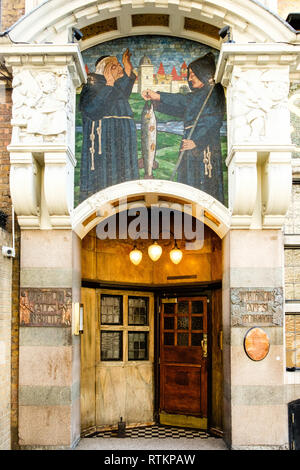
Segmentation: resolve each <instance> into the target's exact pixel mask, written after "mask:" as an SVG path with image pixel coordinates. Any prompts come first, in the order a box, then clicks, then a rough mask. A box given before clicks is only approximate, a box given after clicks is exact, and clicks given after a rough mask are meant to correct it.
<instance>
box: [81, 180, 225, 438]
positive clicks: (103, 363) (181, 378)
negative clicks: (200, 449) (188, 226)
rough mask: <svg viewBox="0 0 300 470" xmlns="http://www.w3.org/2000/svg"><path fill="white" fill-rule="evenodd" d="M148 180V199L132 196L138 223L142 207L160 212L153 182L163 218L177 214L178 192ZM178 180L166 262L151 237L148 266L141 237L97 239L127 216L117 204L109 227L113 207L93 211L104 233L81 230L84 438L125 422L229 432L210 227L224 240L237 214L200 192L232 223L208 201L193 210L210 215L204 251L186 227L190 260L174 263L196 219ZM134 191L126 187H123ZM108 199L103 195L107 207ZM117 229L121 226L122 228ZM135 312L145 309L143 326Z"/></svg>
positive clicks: (216, 246)
mask: <svg viewBox="0 0 300 470" xmlns="http://www.w3.org/2000/svg"><path fill="white" fill-rule="evenodd" d="M143 183H145V184H147V187H148V191H149V193H148V194H147V197H146V195H145V194H141V193H140V194H139V197H138V198H137V197H136V195H135V196H134V195H130V196H129V195H128V201H129V203H128V206H129V207H130V209H131V217H130V216H129V217H128V218H127V224H128V227H130V223H131V222H132V221H133V220H134V217H133V216H132V214H133V213H134V211H136V214H137V213H139V210H141V205H143V207H142V209H144V210H145V209H146V210H147V211H148V212H149V211H150V209H149V208H148V209H147V205H146V203H145V197H146V199H147V200H148V202H149V201H150V200H151V198H150V188H151V185H152V186H153V187H152V190H153V197H154V196H156V202H157V206H156V208H158V210H160V212H161V213H162V218H163V217H164V216H165V217H166V215H167V214H168V215H169V213H170V212H171V211H172V209H169V208H168V207H167V206H168V203H169V207H171V208H172V197H171V196H170V194H169V198H167V197H166V195H165V196H163V195H162V194H160V195H159V194H158V193H157V189H158V188H157V185H156V183H157V182H155V181H147V182H143ZM172 184H173V185H174V187H175V188H173V190H174V192H175V189H176V190H177V191H176V193H177V197H176V199H175V198H174V197H173V199H175V201H176V202H173V209H174V207H175V208H176V209H177V212H178V214H180V219H178V218H177V219H176V217H175V215H173V217H172V216H171V219H170V221H171V223H170V233H171V239H170V237H169V239H168V238H162V231H163V230H162V220H160V228H159V232H160V235H159V239H158V243H159V244H160V245H161V247H162V249H163V252H162V255H161V258H160V259H159V260H158V261H157V262H153V261H151V260H150V258H149V257H148V254H147V249H148V246H149V245H150V244H151V243H152V241H151V236H150V237H148V238H144V239H138V240H136V243H137V246H138V249H139V250H141V252H142V254H143V258H142V262H141V263H140V264H139V265H138V266H134V265H133V264H132V263H131V262H130V260H129V253H130V251H131V250H132V249H133V246H134V240H132V239H130V238H129V237H127V238H124V237H123V238H122V239H113V240H112V239H109V238H108V239H103V240H101V239H100V238H99V237H97V225H96V224H97V222H98V224H100V226H101V225H102V226H104V225H105V224H109V223H110V221H111V220H112V219H114V218H117V219H118V220H119V219H120V218H122V217H123V212H119V210H120V209H119V210H118V208H117V209H116V207H117V206H116V204H115V203H114V202H113V201H111V204H108V203H107V202H106V210H107V209H109V208H110V210H111V213H110V214H109V212H108V211H107V212H105V217H102V222H101V217H99V215H100V214H101V213H102V214H103V213H104V212H103V208H102V211H101V210H100V209H99V210H98V216H97V215H95V214H96V213H97V211H96V212H95V211H94V208H93V207H91V204H90V205H89V211H91V215H89V216H87V218H86V221H87V222H88V223H89V224H93V226H94V227H93V228H90V227H91V225H89V228H90V230H89V231H88V229H85V230H84V232H83V231H82V232H81V233H82V235H84V233H86V235H85V236H84V237H83V239H82V261H81V262H82V303H83V305H84V324H85V325H84V333H83V335H82V336H81V341H82V347H81V351H82V352H81V423H82V425H81V426H82V432H83V433H85V432H87V431H89V432H91V430H99V429H105V428H111V427H116V426H117V423H118V421H119V419H120V417H121V416H122V418H123V420H125V421H126V423H127V425H129V426H136V425H141V424H144V425H145V424H150V423H153V422H160V423H162V424H169V425H177V426H180V425H181V426H183V427H196V428H200V429H210V430H214V431H217V432H219V433H220V432H222V427H223V425H222V414H223V411H222V410H223V390H222V383H223V380H222V375H223V366H222V242H221V237H220V236H219V235H218V234H217V233H215V232H214V231H213V230H212V229H211V228H210V227H209V226H208V225H204V224H203V221H204V220H205V221H207V222H209V223H210V224H211V225H212V224H214V227H215V228H216V229H218V230H219V234H220V235H221V234H222V235H224V234H225V233H226V225H225V223H224V221H225V219H226V216H227V209H226V208H225V207H224V206H223V209H222V208H221V206H222V205H221V204H220V203H218V202H217V201H214V200H213V199H212V198H211V197H210V196H208V195H203V194H200V193H201V191H199V194H198V196H203V200H202V203H204V201H206V205H208V206H209V207H210V208H211V210H212V208H213V205H214V204H216V206H217V207H218V208H219V209H220V210H221V209H222V211H223V221H222V222H221V221H219V220H218V219H216V218H215V217H214V216H212V214H211V213H209V212H208V211H204V210H203V207H202V208H201V210H200V205H199V203H198V205H197V204H196V203H194V204H190V208H192V206H193V207H194V214H195V215H196V213H197V215H198V217H199V218H200V217H201V214H202V221H201V224H202V229H203V234H202V235H203V238H202V240H201V243H200V244H198V246H197V247H196V246H195V249H186V248H185V243H186V241H187V240H186V239H185V235H184V234H185V233H186V232H185V231H183V232H184V234H183V236H182V237H181V239H178V238H177V243H178V246H179V247H180V249H181V250H182V252H183V259H182V261H181V262H180V264H179V265H174V264H173V263H172V262H171V261H170V258H169V252H170V250H171V249H172V247H173V245H174V230H175V228H176V227H175V224H176V222H177V224H178V221H179V223H182V224H183V221H184V220H185V222H187V220H188V218H190V219H191V220H194V221H195V217H193V216H192V213H193V210H191V211H190V214H187V215H186V216H185V219H184V218H183V217H181V216H182V215H183V210H184V209H185V210H186V211H187V208H188V204H187V203H188V201H187V200H185V204H182V205H180V204H179V202H180V198H179V197H178V196H179V193H180V191H179V192H178V190H180V186H183V185H179V184H178V183H170V187H169V190H170V188H171V187H172ZM124 185H126V183H124V184H123V185H120V186H123V191H124ZM131 190H132V186H131ZM123 191H122V194H124V192H123ZM116 194H117V188H116ZM100 199H101V195H100V194H98V196H97V200H98V202H99V201H100ZM134 200H135V201H134ZM130 201H131V202H130ZM152 201H153V199H152ZM162 201H163V206H162ZM158 202H160V206H159V204H158ZM182 202H183V201H181V203H182ZM190 202H191V201H190ZM83 205H85V203H82V206H83ZM149 205H150V204H149ZM87 207H88V203H86V208H87ZM103 207H104V206H103ZM99 208H100V205H99ZM122 208H123V209H124V199H123V206H122ZM133 208H134V211H133ZM152 208H153V205H152ZM152 208H151V209H152ZM176 209H175V212H176ZM178 209H181V210H182V212H179V211H178ZM80 210H81V213H82V210H83V207H81V208H80V206H79V207H78V208H77V209H76V211H78V214H79V212H80ZM173 212H174V210H173ZM128 213H129V211H128ZM163 214H164V215H163ZM86 215H87V214H86ZM93 216H95V217H93ZM95 219H96V221H95ZM148 222H149V223H151V222H150V219H149V220H148ZM84 225H85V222H84V221H83V223H82V224H81V225H80V224H78V225H77V227H78V228H77V230H79V227H80V226H81V227H84ZM116 225H117V227H119V223H117V224H116ZM86 226H87V224H86ZM221 226H222V227H223V228H221ZM222 231H223V232H222ZM199 241H200V240H199ZM133 311H139V313H138V314H137V317H138V321H137V322H136V321H135V320H134V315H133V314H132V312H133ZM113 312H115V313H113ZM141 312H142V313H143V314H141ZM108 318H109V319H108ZM106 337H107V338H106Z"/></svg>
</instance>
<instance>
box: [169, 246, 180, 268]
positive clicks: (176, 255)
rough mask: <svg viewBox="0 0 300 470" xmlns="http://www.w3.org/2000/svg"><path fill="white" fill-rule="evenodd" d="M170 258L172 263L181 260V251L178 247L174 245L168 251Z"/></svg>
mask: <svg viewBox="0 0 300 470" xmlns="http://www.w3.org/2000/svg"><path fill="white" fill-rule="evenodd" d="M170 258H171V261H172V262H173V263H174V264H178V263H180V261H181V260H182V251H181V250H179V248H177V247H175V248H173V250H171V251H170Z"/></svg>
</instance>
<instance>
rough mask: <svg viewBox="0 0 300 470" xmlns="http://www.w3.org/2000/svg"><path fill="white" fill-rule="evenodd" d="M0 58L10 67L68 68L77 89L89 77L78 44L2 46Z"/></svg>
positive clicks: (0, 45) (0, 47)
mask: <svg viewBox="0 0 300 470" xmlns="http://www.w3.org/2000/svg"><path fill="white" fill-rule="evenodd" d="M0 56H1V57H2V58H4V59H5V64H6V66H7V67H8V68H10V67H18V66H19V67H26V68H32V67H34V68H36V67H50V68H51V67H60V66H64V65H65V66H67V67H68V69H69V72H70V74H71V76H72V80H73V84H74V86H75V87H78V86H80V85H81V84H82V83H84V82H85V81H86V78H87V75H86V71H85V66H84V63H83V60H82V56H81V52H80V49H79V46H78V44H75V43H70V44H62V45H58V44H0Z"/></svg>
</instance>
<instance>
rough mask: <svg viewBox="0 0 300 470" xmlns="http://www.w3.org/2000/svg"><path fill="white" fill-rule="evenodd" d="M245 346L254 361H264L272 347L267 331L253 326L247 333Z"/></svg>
mask: <svg viewBox="0 0 300 470" xmlns="http://www.w3.org/2000/svg"><path fill="white" fill-rule="evenodd" d="M244 348H245V351H246V354H247V356H248V357H250V359H252V361H262V360H263V359H264V358H265V357H266V355H267V354H268V352H269V349H270V340H269V337H268V335H267V333H266V332H265V331H264V330H262V329H261V328H258V327H253V328H251V329H250V330H249V331H247V333H246V335H245V339H244Z"/></svg>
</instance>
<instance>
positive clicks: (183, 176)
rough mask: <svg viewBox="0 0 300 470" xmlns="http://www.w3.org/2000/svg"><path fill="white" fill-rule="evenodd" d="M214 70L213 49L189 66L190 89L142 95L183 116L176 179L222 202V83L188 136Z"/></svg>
mask: <svg viewBox="0 0 300 470" xmlns="http://www.w3.org/2000/svg"><path fill="white" fill-rule="evenodd" d="M214 74H215V60H214V56H213V54H212V53H211V52H210V53H208V54H206V55H205V56H203V57H201V58H199V59H197V60H195V61H194V62H192V63H191V64H189V66H188V82H189V87H190V89H191V93H188V94H187V95H183V94H181V93H165V92H160V93H156V92H154V91H152V90H145V91H143V92H142V96H143V98H144V99H145V100H149V99H150V100H152V101H153V102H154V108H155V109H156V110H157V111H160V112H162V113H165V114H168V115H171V116H176V117H179V118H182V119H183V121H184V135H183V139H182V144H181V149H180V151H182V150H184V154H183V158H182V160H181V164H180V166H179V168H178V173H177V174H178V179H177V181H178V182H179V183H185V184H188V185H190V186H193V187H195V188H198V189H201V190H202V191H205V192H206V193H208V194H210V195H211V196H213V197H214V198H216V199H218V200H219V201H220V202H222V203H223V202H224V193H223V171H222V155H221V143H220V129H221V126H222V122H223V116H224V112H225V97H224V91H223V87H222V85H220V84H217V85H215V86H214V89H213V91H212V94H211V96H210V98H209V100H208V101H207V103H206V106H205V108H204V110H203V112H202V114H201V117H200V119H199V121H198V122H197V125H196V128H195V130H194V132H193V134H192V136H191V137H190V139H188V135H189V132H190V130H191V128H192V126H193V124H194V122H195V120H196V118H197V115H198V113H199V111H200V109H201V107H202V105H203V103H204V101H205V98H206V96H207V95H208V92H209V90H210V88H211V86H213V77H214Z"/></svg>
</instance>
